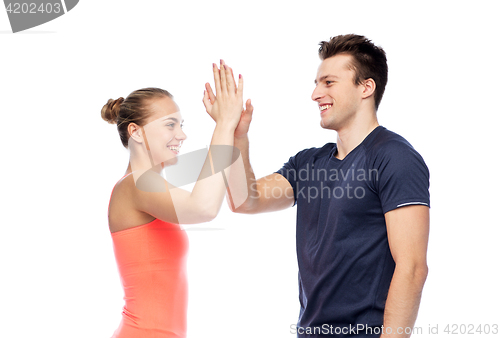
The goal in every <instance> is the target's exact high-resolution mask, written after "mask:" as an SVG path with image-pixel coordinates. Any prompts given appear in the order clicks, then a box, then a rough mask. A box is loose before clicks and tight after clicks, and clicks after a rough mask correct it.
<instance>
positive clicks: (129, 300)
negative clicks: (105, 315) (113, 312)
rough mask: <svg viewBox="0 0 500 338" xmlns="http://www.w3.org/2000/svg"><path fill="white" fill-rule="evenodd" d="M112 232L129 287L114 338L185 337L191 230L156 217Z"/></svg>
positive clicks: (124, 281)
mask: <svg viewBox="0 0 500 338" xmlns="http://www.w3.org/2000/svg"><path fill="white" fill-rule="evenodd" d="M111 237H112V240H113V247H114V252H115V258H116V262H117V264H118V270H119V273H120V278H121V282H122V285H123V290H124V293H125V297H124V299H125V306H124V307H123V312H122V321H121V323H120V326H119V327H118V329H117V330H116V331H115V333H114V335H113V336H112V338H184V337H186V326H187V325H186V316H187V294H188V292H187V278H186V260H187V250H188V238H187V235H186V232H185V231H184V230H182V229H181V228H180V226H179V225H178V224H173V223H167V222H164V221H162V220H160V219H155V220H153V221H152V222H150V223H147V224H143V225H139V226H136V227H133V228H128V229H125V230H121V231H117V232H114V233H111Z"/></svg>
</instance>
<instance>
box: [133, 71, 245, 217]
mask: <svg viewBox="0 0 500 338" xmlns="http://www.w3.org/2000/svg"><path fill="white" fill-rule="evenodd" d="M213 71H214V80H215V87H216V93H217V98H216V100H215V102H214V104H213V108H212V111H211V113H210V115H211V116H212V118H213V119H214V120H215V122H216V126H215V130H214V133H213V136H212V140H211V143H210V149H209V153H208V156H207V157H206V159H205V163H204V165H203V168H202V171H201V174H200V177H199V179H198V180H197V182H196V184H195V186H194V188H193V190H192V192H188V191H186V190H183V189H180V188H176V187H172V186H170V187H169V186H168V183H167V182H166V181H165V180H164V179H163V178H162V177H161V176H160V175H159V174H157V173H155V172H152V171H148V172H146V173H145V174H143V175H142V176H141V178H139V179H138V180H137V182H136V185H137V186H138V187H139V184H140V185H141V186H143V187H144V186H146V187H151V188H150V189H144V188H142V189H138V188H136V194H135V204H136V205H137V209H138V210H140V211H143V212H145V213H148V214H150V215H152V216H154V217H156V218H159V219H161V220H164V221H167V222H172V223H180V224H195V223H202V222H208V221H210V220H212V219H213V218H215V216H216V215H217V214H218V212H219V210H220V207H221V205H222V201H223V199H224V195H225V192H226V182H225V177H228V175H229V171H230V166H229V164H231V163H232V162H231V161H232V156H233V142H234V130H235V128H236V126H237V124H238V122H239V120H240V115H241V112H242V107H243V79H242V78H241V77H240V79H239V83H238V87H236V84H235V82H234V79H233V77H232V71H231V69H230V68H229V67H227V66H225V65H224V66H223V67H221V69H220V70H219V69H218V67H217V66H216V65H215V64H214V65H213ZM213 168H226V169H224V170H223V171H221V172H218V173H217V172H214V171H213ZM207 173H208V174H207ZM223 174H224V175H225V177H224V176H223ZM167 180H168V177H167Z"/></svg>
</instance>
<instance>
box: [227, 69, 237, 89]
mask: <svg viewBox="0 0 500 338" xmlns="http://www.w3.org/2000/svg"><path fill="white" fill-rule="evenodd" d="M229 69H230V70H231V77H232V78H233V83H234V91H235V92H236V89H237V87H236V81H235V80H234V74H233V68H231V67H229Z"/></svg>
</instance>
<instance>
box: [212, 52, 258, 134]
mask: <svg viewBox="0 0 500 338" xmlns="http://www.w3.org/2000/svg"><path fill="white" fill-rule="evenodd" d="M224 65H225V64H224V61H223V60H221V69H222V68H223V66H224ZM215 69H216V66H215V64H214V79H215V78H216V74H215ZM229 70H230V72H231V78H232V81H233V84H234V88H235V92H236V93H237V89H236V83H235V81H234V75H233V70H232V69H231V68H229ZM227 75H228V74H227ZM238 88H241V86H238ZM215 101H216V97H215V95H214V93H213V91H212V87H210V84H209V83H208V82H207V83H206V84H205V91H204V95H203V104H204V105H205V109H206V110H207V113H208V114H209V115H210V116H211V117H212V118H213V119H214V120H215V118H214V116H213V115H212V108H213V105H214V103H215ZM252 114H253V106H252V103H251V101H250V99H248V100H247V101H246V103H245V109H244V110H243V112H242V113H241V115H240V119H239V121H238V125H237V127H236V129H235V131H234V137H235V138H238V137H243V136H246V134H247V133H248V129H249V128H250V123H251V122H252Z"/></svg>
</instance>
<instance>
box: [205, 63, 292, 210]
mask: <svg viewBox="0 0 500 338" xmlns="http://www.w3.org/2000/svg"><path fill="white" fill-rule="evenodd" d="M223 64H224V61H223V60H221V65H223ZM231 72H232V70H231ZM214 102H215V95H214V93H213V91H212V88H211V87H210V84H209V83H206V84H205V93H204V95H203V104H204V105H205V108H206V110H207V112H208V113H209V114H210V111H211V109H212V104H213V103H214ZM252 115H253V106H252V103H251V101H250V99H248V100H247V101H246V104H245V110H243V112H242V113H241V116H240V121H239V123H238V125H237V127H236V129H235V131H234V147H236V148H238V149H239V150H240V154H241V157H242V162H243V163H241V161H239V160H237V161H236V162H235V163H233V165H231V171H230V174H229V178H228V186H227V195H226V200H227V204H228V205H229V208H230V209H231V211H233V212H237V213H243V214H257V213H262V212H270V211H278V210H282V209H286V208H289V207H291V206H293V204H294V203H295V197H294V195H293V188H292V186H291V185H290V183H289V182H288V180H287V179H286V178H284V177H283V176H281V175H280V174H276V173H273V174H271V175H268V176H265V177H262V178H260V179H258V180H256V179H255V174H254V172H253V169H252V166H251V165H250V156H249V141H248V130H249V128H250V123H251V122H252ZM242 196H248V197H246V198H245V197H243V198H241V197H242ZM242 199H244V200H245V201H244V202H243V203H240V202H242ZM235 204H236V205H235Z"/></svg>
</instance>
